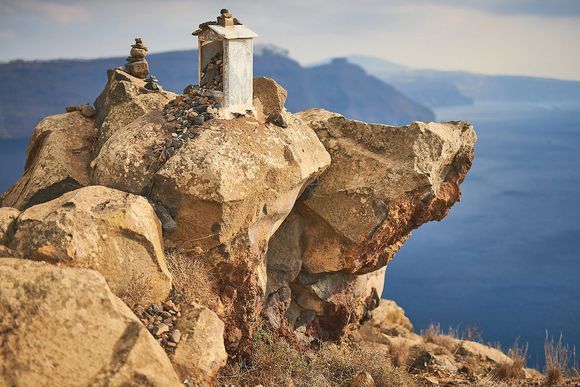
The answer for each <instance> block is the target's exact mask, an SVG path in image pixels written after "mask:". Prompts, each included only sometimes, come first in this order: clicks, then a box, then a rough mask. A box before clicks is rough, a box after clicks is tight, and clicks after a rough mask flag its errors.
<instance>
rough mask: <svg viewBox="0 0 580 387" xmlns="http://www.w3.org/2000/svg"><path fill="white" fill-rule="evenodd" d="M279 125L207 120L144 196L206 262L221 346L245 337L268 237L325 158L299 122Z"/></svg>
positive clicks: (175, 237)
mask: <svg viewBox="0 0 580 387" xmlns="http://www.w3.org/2000/svg"><path fill="white" fill-rule="evenodd" d="M284 120H285V122H286V123H287V124H288V126H287V128H281V127H279V126H277V125H274V124H270V123H266V124H264V123H260V122H259V121H257V120H255V119H253V118H250V117H239V118H236V119H232V120H212V121H210V122H209V123H206V124H205V125H204V126H203V127H202V128H201V129H200V130H199V136H198V137H197V138H194V139H192V140H190V141H188V142H186V143H185V144H184V145H183V146H182V147H181V148H180V149H179V150H178V151H177V152H176V153H175V155H174V156H173V157H171V158H170V159H169V160H168V161H167V162H166V163H165V164H164V165H163V166H162V167H161V168H160V170H159V171H158V172H157V173H156V174H155V175H154V176H153V183H152V188H151V193H150V195H151V197H152V199H153V200H155V201H156V202H158V203H159V204H161V205H163V206H164V207H165V208H167V209H168V211H169V212H170V214H171V215H172V217H173V219H175V221H176V223H177V227H176V229H175V231H174V232H172V233H169V234H167V235H166V240H167V244H168V245H169V246H172V247H180V248H185V249H188V250H190V251H195V252H197V253H198V254H205V255H206V256H207V257H206V258H207V261H209V262H212V263H213V264H214V271H215V273H216V274H217V276H218V277H219V281H220V284H219V285H220V288H221V289H224V295H223V296H222V302H223V303H224V310H225V312H224V313H223V314H222V315H221V316H220V317H222V318H223V319H224V320H225V321H226V329H227V332H226V339H227V344H228V348H229V349H230V350H235V349H236V348H237V346H238V344H239V341H240V338H242V337H243V338H245V339H246V342H249V341H248V339H249V338H250V337H251V330H252V326H254V325H255V323H256V322H257V316H258V315H259V313H260V309H261V305H262V300H263V297H264V294H265V288H266V263H265V252H266V249H267V244H268V240H269V239H270V237H271V236H272V234H273V233H274V232H275V231H276V229H277V228H278V227H279V226H280V224H281V223H282V221H283V220H284V219H285V218H286V216H287V215H288V214H289V213H290V211H291V210H292V207H293V206H294V203H295V201H296V199H297V198H298V196H299V195H300V194H301V193H302V192H303V190H304V189H305V188H306V187H307V185H308V184H309V183H310V182H311V181H312V180H314V179H315V178H316V177H317V176H318V175H319V174H320V173H322V171H324V169H325V168H326V167H328V165H329V163H330V157H329V155H328V152H327V151H326V150H325V149H324V147H323V146H322V144H321V143H320V141H319V140H318V138H317V137H316V135H315V133H314V132H313V131H312V130H311V129H310V128H309V127H308V126H306V125H305V124H304V123H303V122H302V121H300V120H298V119H297V118H295V117H294V116H293V115H291V114H289V113H284Z"/></svg>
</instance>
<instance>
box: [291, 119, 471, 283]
mask: <svg viewBox="0 0 580 387" xmlns="http://www.w3.org/2000/svg"><path fill="white" fill-rule="evenodd" d="M298 116H299V117H300V118H301V119H302V120H304V121H305V122H306V123H308V125H310V126H311V127H312V128H313V129H314V130H315V131H316V134H317V135H318V137H319V138H320V140H321V141H322V143H323V144H324V145H325V147H326V148H327V149H328V151H329V152H330V155H331V157H332V166H331V167H330V168H329V169H328V170H327V171H326V172H325V173H324V175H322V176H321V178H320V179H319V181H318V182H317V184H315V185H313V186H312V187H311V189H310V190H309V192H308V195H307V196H306V197H305V198H304V200H303V201H301V202H300V203H299V212H300V214H301V215H302V216H303V217H304V230H305V231H304V234H303V238H304V239H305V246H304V253H303V265H304V268H305V270H307V271H308V272H310V273H324V272H335V271H347V272H351V273H366V272H369V271H374V270H377V269H378V268H380V267H382V266H385V265H386V264H387V263H388V262H389V261H390V260H391V259H392V257H393V256H394V254H395V253H396V252H397V250H398V249H399V247H400V246H401V245H402V243H403V242H404V241H405V240H406V239H407V238H408V237H409V236H410V233H411V231H412V230H413V229H415V228H417V227H419V226H420V225H422V224H423V223H425V222H428V221H431V220H441V219H443V217H445V215H447V213H448V212H449V209H450V208H451V206H453V204H455V203H456V202H457V201H458V200H459V198H460V195H461V192H460V189H459V184H460V183H461V182H462V181H463V179H464V177H465V175H466V174H467V171H468V170H469V168H470V167H471V162H472V160H473V154H474V144H475V140H476V136H475V132H474V131H473V127H472V126H471V125H470V124H469V123H467V122H448V123H434V122H429V123H423V122H414V123H412V124H410V125H408V126H403V127H395V126H387V125H380V124H367V123H364V122H360V121H355V120H349V119H347V118H345V117H343V116H341V115H339V114H336V113H331V112H328V111H325V110H320V109H313V110H308V111H306V112H303V113H299V114H298Z"/></svg>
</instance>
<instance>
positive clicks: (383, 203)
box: [0, 47, 475, 384]
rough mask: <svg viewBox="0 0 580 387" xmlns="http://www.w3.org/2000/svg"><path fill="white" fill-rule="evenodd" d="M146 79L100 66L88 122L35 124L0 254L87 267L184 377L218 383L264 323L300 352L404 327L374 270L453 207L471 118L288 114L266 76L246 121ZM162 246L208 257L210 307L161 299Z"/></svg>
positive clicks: (168, 285)
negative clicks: (383, 121) (103, 80)
mask: <svg viewBox="0 0 580 387" xmlns="http://www.w3.org/2000/svg"><path fill="white" fill-rule="evenodd" d="M134 49H136V50H140V49H141V48H139V47H134ZM141 54H142V52H137V51H136V52H135V55H134V56H133V57H134V58H139V55H141ZM132 55H133V53H132ZM152 83H154V81H153V80H152V79H150V80H149V82H148V84H149V86H147V84H146V82H145V81H143V80H141V79H139V78H136V77H134V76H132V75H130V74H128V73H127V72H124V71H123V70H121V69H115V70H110V71H109V72H108V82H107V85H106V87H105V89H104V90H103V92H102V93H101V94H100V96H99V97H98V98H97V100H96V102H95V111H94V115H93V112H92V111H91V112H89V113H90V114H86V115H87V116H90V117H91V118H85V117H84V116H83V115H82V110H83V109H82V107H81V108H79V109H80V111H77V110H78V109H76V108H75V109H69V110H71V112H70V113H68V114H65V115H61V116H54V117H49V118H47V119H46V120H44V121H43V122H42V123H41V124H40V125H39V126H38V128H37V131H36V132H35V136H34V137H33V139H32V141H31V144H30V147H29V150H28V161H27V167H26V171H25V175H24V176H23V178H22V179H21V181H20V182H19V183H17V185H16V186H15V187H13V188H12V189H11V190H10V191H9V192H8V193H7V194H5V196H4V197H3V201H2V205H3V206H14V207H15V208H17V209H2V210H0V241H1V243H3V244H5V245H6V246H5V247H2V249H1V250H0V256H11V255H16V254H20V255H21V256H23V257H25V258H26V259H27V260H43V261H48V262H51V263H56V264H58V265H59V266H75V267H82V268H90V269H93V270H95V271H98V272H99V273H101V274H102V276H103V277H104V278H105V279H106V281H107V282H108V284H109V286H110V288H111V289H112V291H113V292H114V293H115V294H116V295H118V296H120V297H121V298H122V299H123V300H124V301H125V302H127V303H128V304H130V305H131V306H132V307H133V308H134V309H135V310H136V313H137V314H138V315H139V316H140V318H141V321H142V322H143V323H144V324H145V325H146V326H147V329H148V330H149V331H150V332H151V333H152V334H153V335H154V337H155V338H156V339H157V340H158V341H159V342H160V343H161V345H162V347H163V348H164V349H165V351H166V352H167V353H169V354H170V356H171V359H172V360H173V363H174V365H175V367H176V370H177V372H178V374H179V375H180V377H181V380H185V379H187V380H188V381H190V382H198V383H205V384H211V383H212V382H213V379H214V377H215V376H216V373H217V372H218V370H219V368H220V367H221V366H223V364H224V362H225V359H226V354H225V351H224V346H225V348H226V349H227V351H228V352H229V354H230V355H231V356H232V357H234V358H236V360H237V358H238V357H240V356H241V357H243V356H244V355H245V354H247V353H248V352H249V351H250V350H251V348H252V345H253V343H254V341H253V339H252V335H253V330H254V328H255V327H257V326H259V325H261V323H262V322H263V321H265V322H266V324H265V325H266V326H267V327H269V328H270V329H272V330H273V331H274V333H275V335H277V336H284V337H288V338H290V339H291V340H292V341H293V342H295V343H296V342H297V341H298V340H300V341H302V342H303V343H308V342H311V341H312V340H314V339H322V340H324V339H331V340H337V339H342V338H344V337H346V336H347V333H348V334H349V335H348V337H350V336H352V335H354V333H353V332H354V331H353V330H354V328H356V327H357V326H358V325H359V324H360V323H363V322H365V321H368V320H370V321H374V320H375V319H377V318H380V319H381V320H385V319H387V317H385V316H387V315H388V316H398V317H397V318H396V319H395V320H396V321H394V322H393V323H394V324H395V325H396V326H397V327H399V328H400V329H403V330H405V329H406V331H405V332H408V331H409V329H411V324H410V322H408V320H407V321H405V319H404V314H401V313H402V312H401V311H399V310H398V309H397V308H396V307H394V306H393V305H389V304H388V303H387V304H385V302H383V303H382V304H380V303H379V301H380V295H381V293H382V289H383V283H384V275H385V270H386V265H387V264H388V263H389V261H390V260H391V259H392V257H393V255H394V254H395V253H396V252H397V251H398V249H399V248H400V247H401V245H402V244H403V243H404V242H405V240H406V239H407V238H409V236H410V234H411V231H412V230H413V229H415V228H417V227H419V226H420V225H421V224H423V223H425V222H427V221H430V220H440V219H442V218H443V217H444V216H445V215H446V214H447V212H448V211H449V209H450V207H451V206H452V205H453V204H454V203H455V202H456V201H458V200H459V196H460V191H459V184H460V183H461V181H462V180H463V178H464V176H465V174H466V173H467V171H468V169H469V167H470V165H471V160H472V157H473V145H474V142H475V134H474V132H473V129H472V127H471V125H469V124H468V123H465V122H450V123H442V124H437V123H421V122H415V123H412V124H410V125H408V126H405V127H393V126H386V125H378V124H365V123H363V122H359V121H353V120H349V119H347V118H344V117H342V116H340V115H338V114H335V113H330V112H327V111H323V110H311V111H308V112H303V113H300V114H298V115H293V114H291V113H289V112H288V111H287V110H286V109H285V106H284V104H285V101H286V97H287V92H286V90H284V88H282V87H281V86H280V85H278V84H277V83H276V82H275V81H273V80H272V79H268V78H258V79H256V80H255V82H254V105H255V108H256V112H255V113H256V114H255V115H251V114H248V115H245V116H244V115H236V116H235V117H234V118H231V119H230V118H229V117H230V116H229V115H226V114H225V112H224V111H223V110H220V106H221V105H220V101H219V95H218V94H216V93H215V92H211V91H207V90H200V89H199V88H197V87H195V86H188V87H187V88H186V90H185V91H184V93H185V94H184V95H180V96H176V95H175V94H172V93H168V92H165V91H163V90H162V89H161V88H160V87H152V86H151V84H152ZM72 110H74V111H72ZM86 110H87V109H86V108H85V113H87V111H86ZM331 158H332V163H331ZM87 185H88V186H89V187H83V186H87ZM69 191H72V192H69ZM20 210H24V211H23V212H22V213H20V212H19V211H20ZM160 220H161V222H162V223H163V228H161V224H160ZM164 245H166V246H167V247H169V248H171V249H172V250H174V251H175V252H176V253H179V254H181V255H183V257H185V258H184V259H191V260H192V261H195V262H198V263H199V262H202V263H203V270H204V275H202V276H198V277H199V278H208V282H211V286H206V287H205V288H206V290H205V291H206V292H209V293H212V294H210V295H206V297H205V299H204V300H211V302H209V301H208V302H207V305H204V306H201V305H196V304H193V305H190V301H192V300H187V301H184V300H185V299H186V298H185V297H184V296H183V294H181V295H180V292H181V293H184V294H186V293H187V292H184V291H183V287H182V288H181V290H180V289H177V287H176V289H173V293H172V294H171V298H170V299H168V298H167V297H168V295H169V294H170V291H171V290H172V280H171V275H170V274H169V272H168V271H167V268H166V265H165V258H164V252H163V248H164ZM27 265H32V264H27ZM25 267H26V268H29V267H36V266H25ZM38 267H40V266H38ZM192 267H195V265H194V266H192ZM200 267H201V266H200ZM26 270H28V269H26ZM54 270H57V269H56V268H55V269H54ZM58 270H61V269H58ZM63 270H64V269H63ZM65 271H66V270H65ZM71 272H72V271H71ZM175 273H179V270H176V271H175ZM206 274H207V275H206ZM178 275H179V276H180V277H179V278H180V280H181V281H180V283H181V284H182V285H183V284H188V283H189V282H188V281H187V278H183V277H187V273H179V274H176V278H177V276H178ZM210 278H211V281H210V280H209V279H210ZM206 285H207V284H206ZM129 296H130V297H129ZM180 297H181V298H180ZM71 299H72V300H74V298H71ZM81 300H82V299H81ZM194 301H196V302H197V301H198V300H197V299H195V300H194ZM79 302H80V301H79ZM174 302H175V303H174ZM200 302H201V301H200ZM205 307H209V308H211V309H212V311H210V310H209V309H206V308H205ZM377 307H378V309H377ZM79 309H81V310H82V307H79ZM373 310H374V311H373ZM139 311H140V312H139ZM141 312H142V313H141ZM373 313H374V314H373ZM373 316H374V317H373ZM377 316H379V317H377ZM393 318H395V317H393ZM373 324H374V323H367V325H366V326H368V327H373V329H374V333H375V336H376V337H380V338H381V340H385V343H386V342H388V343H390V342H391V341H389V340H390V339H389V340H387V339H385V338H384V336H385V335H384V333H383V332H382V330H383V329H384V326H383V325H373ZM401 327H403V328H401ZM399 328H397V329H399ZM377 330H378V331H377ZM371 331H373V330H371ZM401 337H404V338H405V339H406V340H407V339H408V340H414V339H415V338H411V337H410V334H408V335H407V333H402V334H401ZM107 372H108V371H107ZM361 378H362V377H361ZM361 380H362V379H361ZM155 383H156V382H154V383H153V384H155ZM361 383H363V381H361ZM97 384H98V383H97ZM113 384H114V383H113Z"/></svg>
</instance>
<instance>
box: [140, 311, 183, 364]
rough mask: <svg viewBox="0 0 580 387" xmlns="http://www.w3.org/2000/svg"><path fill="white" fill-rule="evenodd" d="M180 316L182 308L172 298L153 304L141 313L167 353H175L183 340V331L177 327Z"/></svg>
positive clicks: (143, 319)
mask: <svg viewBox="0 0 580 387" xmlns="http://www.w3.org/2000/svg"><path fill="white" fill-rule="evenodd" d="M179 317H181V308H180V307H179V305H176V304H174V303H173V301H171V300H169V301H166V302H164V303H161V304H153V305H151V306H149V307H148V308H147V309H145V310H143V311H142V312H141V313H140V314H139V319H140V320H141V322H142V323H143V325H145V327H147V330H148V331H149V332H151V334H152V335H153V337H155V340H157V341H158V342H159V344H161V346H162V347H163V349H165V352H167V353H174V352H175V348H176V347H177V344H178V343H179V341H180V340H181V332H180V331H179V329H177V328H176V325H177V320H178V318H179Z"/></svg>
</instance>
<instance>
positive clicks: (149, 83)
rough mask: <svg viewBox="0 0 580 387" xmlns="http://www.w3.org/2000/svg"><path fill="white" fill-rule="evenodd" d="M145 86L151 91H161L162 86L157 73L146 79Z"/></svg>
mask: <svg viewBox="0 0 580 387" xmlns="http://www.w3.org/2000/svg"><path fill="white" fill-rule="evenodd" d="M145 82H146V83H145V88H146V89H147V90H151V91H160V90H161V86H160V85H159V83H158V82H159V81H158V80H157V77H155V75H149V78H147V79H145Z"/></svg>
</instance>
